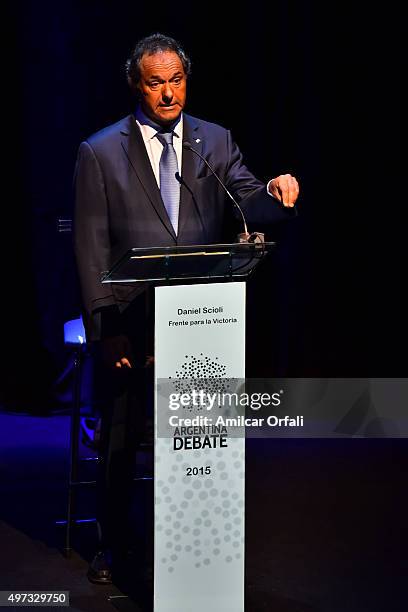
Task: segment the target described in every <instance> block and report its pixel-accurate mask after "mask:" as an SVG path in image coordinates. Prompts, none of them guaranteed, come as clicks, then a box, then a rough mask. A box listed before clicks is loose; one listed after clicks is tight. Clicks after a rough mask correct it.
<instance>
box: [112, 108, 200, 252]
mask: <svg viewBox="0 0 408 612" xmlns="http://www.w3.org/2000/svg"><path fill="white" fill-rule="evenodd" d="M128 125H129V128H128V129H123V130H121V132H122V147H123V149H124V151H125V153H126V156H127V157H128V159H129V162H130V164H131V165H132V168H133V170H134V171H135V172H136V174H137V176H138V178H139V180H140V182H141V184H142V187H143V189H144V191H145V193H146V195H147V197H148V198H149V200H150V202H151V203H152V206H153V207H154V209H155V211H156V213H157V215H158V217H159V219H160V221H161V222H162V223H163V225H164V227H165V228H166V229H167V231H168V232H169V233H170V234H171V236H172V237H173V239H174V240H176V235H175V233H174V229H173V226H172V224H171V222H170V219H169V216H168V214H167V210H166V208H165V206H164V203H163V200H162V198H161V195H160V189H159V187H158V185H157V181H156V177H155V176H154V172H153V169H152V166H151V163H150V160H149V156H148V154H147V151H146V147H145V144H144V142H143V137H142V134H141V132H140V129H139V127H138V125H137V123H136V121H135V119H134V117H133V115H129V123H128ZM192 155H193V154H192Z"/></svg>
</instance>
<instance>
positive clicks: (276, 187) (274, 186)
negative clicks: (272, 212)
mask: <svg viewBox="0 0 408 612" xmlns="http://www.w3.org/2000/svg"><path fill="white" fill-rule="evenodd" d="M268 191H269V193H270V194H271V195H273V197H274V198H276V199H277V200H279V202H282V204H283V205H284V206H287V207H288V208H293V207H294V205H295V202H296V200H297V199H298V195H299V183H298V182H297V180H296V179H295V177H294V176H292V175H291V174H281V175H280V176H277V177H276V178H273V179H272V180H271V181H269V183H268Z"/></svg>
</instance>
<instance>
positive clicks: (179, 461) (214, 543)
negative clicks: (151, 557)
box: [155, 439, 244, 573]
mask: <svg viewBox="0 0 408 612" xmlns="http://www.w3.org/2000/svg"><path fill="white" fill-rule="evenodd" d="M156 444H157V455H158V456H157V457H156V462H157V461H158V463H160V462H165V463H166V468H170V469H166V472H167V473H168V474H170V475H168V476H167V478H166V479H161V480H158V481H157V483H156V498H155V513H156V515H155V521H156V530H157V531H158V532H160V538H163V544H164V550H165V554H163V555H162V556H161V558H160V563H162V564H165V565H166V566H167V570H168V572H170V573H172V572H173V571H174V570H175V567H176V565H177V562H178V560H179V558H180V556H181V555H183V556H185V555H186V554H187V555H189V557H190V558H191V559H190V561H191V564H192V565H193V566H194V567H196V568H197V569H198V568H200V567H201V566H207V565H210V564H211V563H212V561H213V560H214V558H217V559H218V558H223V559H224V562H225V563H232V562H233V561H234V559H236V560H239V559H241V547H242V544H243V541H244V525H243V508H244V499H243V487H242V486H240V485H239V482H240V481H242V479H243V478H244V470H243V466H244V453H243V451H242V450H240V449H239V447H240V446H242V440H239V439H230V440H229V441H228V444H229V447H228V448H225V449H217V450H215V449H207V448H206V449H204V450H196V451H173V448H172V440H168V439H159V440H157V441H156ZM234 446H235V447H237V448H236V450H235V449H234ZM167 454H168V459H167V458H166V455H167ZM194 464H197V465H198V464H200V465H203V466H206V465H209V466H211V471H212V474H211V475H209V476H206V475H203V476H201V475H200V476H187V475H186V471H187V468H188V467H191V466H192V465H194ZM160 467H162V466H160ZM160 467H159V469H158V470H157V471H158V472H162V470H161V469H160ZM215 474H216V475H217V477H216V478H215V477H214V476H215Z"/></svg>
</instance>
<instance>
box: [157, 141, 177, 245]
mask: <svg viewBox="0 0 408 612" xmlns="http://www.w3.org/2000/svg"><path fill="white" fill-rule="evenodd" d="M157 138H158V139H159V140H160V142H161V143H162V145H163V151H162V154H161V157H160V192H161V196H162V199H163V202H164V206H165V207H166V210H167V214H168V215H169V218H170V221H171V224H172V226H173V228H174V231H175V234H176V236H177V230H178V218H179V205H180V183H179V182H178V180H177V179H176V172H178V164H177V155H176V151H175V150H174V146H173V132H158V133H157Z"/></svg>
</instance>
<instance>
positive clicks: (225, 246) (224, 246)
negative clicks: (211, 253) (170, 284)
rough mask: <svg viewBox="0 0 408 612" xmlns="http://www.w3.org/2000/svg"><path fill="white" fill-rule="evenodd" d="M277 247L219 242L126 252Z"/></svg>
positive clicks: (269, 244)
mask: <svg viewBox="0 0 408 612" xmlns="http://www.w3.org/2000/svg"><path fill="white" fill-rule="evenodd" d="M276 245H277V243H276V242H232V243H228V242H221V243H217V244H186V245H185V244H183V245H172V246H151V247H133V248H131V249H129V250H128V253H141V252H144V253H145V252H146V251H149V252H161V253H172V252H174V251H181V252H194V251H198V250H203V249H205V250H207V251H208V250H213V249H231V250H232V249H238V250H239V249H242V250H244V249H245V248H248V247H256V248H257V249H260V250H261V249H262V248H265V247H268V248H272V247H275V246H276Z"/></svg>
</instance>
